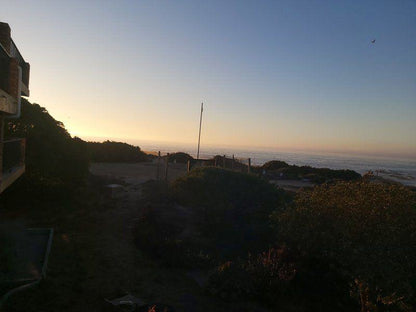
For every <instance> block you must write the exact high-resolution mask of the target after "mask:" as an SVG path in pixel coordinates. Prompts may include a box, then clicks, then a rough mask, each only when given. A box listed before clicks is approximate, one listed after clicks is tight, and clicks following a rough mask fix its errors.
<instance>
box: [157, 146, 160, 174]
mask: <svg viewBox="0 0 416 312" xmlns="http://www.w3.org/2000/svg"><path fill="white" fill-rule="evenodd" d="M156 180H157V181H159V180H160V151H159V152H158V153H157V170H156Z"/></svg>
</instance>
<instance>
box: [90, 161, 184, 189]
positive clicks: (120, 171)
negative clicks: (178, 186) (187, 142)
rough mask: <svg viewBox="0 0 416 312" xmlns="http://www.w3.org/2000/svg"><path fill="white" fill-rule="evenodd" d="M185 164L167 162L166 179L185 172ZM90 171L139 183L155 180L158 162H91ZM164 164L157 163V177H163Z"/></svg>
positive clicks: (177, 176) (173, 178)
mask: <svg viewBox="0 0 416 312" xmlns="http://www.w3.org/2000/svg"><path fill="white" fill-rule="evenodd" d="M186 168H187V166H186V164H169V166H168V170H167V177H168V181H169V182H171V181H173V180H175V179H177V178H179V177H181V176H183V175H185V174H186ZM90 172H91V173H92V174H94V175H97V176H104V177H107V178H110V177H112V178H116V179H119V180H123V181H124V182H126V183H128V184H140V183H143V182H146V181H149V180H156V178H157V176H158V164H157V163H156V162H144V163H92V164H91V166H90ZM165 173H166V166H165V163H164V162H161V163H160V165H159V177H160V178H161V179H164V178H165Z"/></svg>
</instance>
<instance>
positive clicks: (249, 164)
mask: <svg viewBox="0 0 416 312" xmlns="http://www.w3.org/2000/svg"><path fill="white" fill-rule="evenodd" d="M247 170H248V173H250V171H251V158H249V159H248V168H247Z"/></svg>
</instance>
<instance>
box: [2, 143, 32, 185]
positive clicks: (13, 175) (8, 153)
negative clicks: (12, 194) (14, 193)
mask: <svg viewBox="0 0 416 312" xmlns="http://www.w3.org/2000/svg"><path fill="white" fill-rule="evenodd" d="M0 144H1V149H2V150H3V155H2V159H1V172H0V193H1V192H3V191H4V190H5V189H6V188H7V187H9V186H10V185H11V184H12V183H13V182H14V181H16V180H17V179H18V178H19V177H20V176H21V175H22V174H23V173H24V172H25V153H26V151H25V149H26V140H25V139H10V140H6V141H3V142H2V143H0Z"/></svg>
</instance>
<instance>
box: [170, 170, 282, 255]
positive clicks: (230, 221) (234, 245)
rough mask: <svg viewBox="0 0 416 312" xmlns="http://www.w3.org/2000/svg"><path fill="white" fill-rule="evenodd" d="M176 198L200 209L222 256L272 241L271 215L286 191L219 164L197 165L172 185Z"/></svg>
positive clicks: (204, 228) (204, 227)
mask: <svg viewBox="0 0 416 312" xmlns="http://www.w3.org/2000/svg"><path fill="white" fill-rule="evenodd" d="M170 194H171V196H172V197H173V199H174V200H176V201H177V202H179V203H180V204H183V205H185V206H188V207H190V209H193V210H194V211H198V213H199V214H200V215H201V219H202V223H201V226H200V230H201V232H202V235H203V236H204V237H207V238H209V239H210V240H211V242H212V244H213V247H214V246H215V248H213V249H215V250H217V252H218V254H219V255H221V256H235V255H238V254H239V255H244V256H245V255H247V253H248V252H258V251H260V250H262V249H263V250H264V249H265V248H268V245H269V243H271V242H272V237H273V235H272V233H271V229H270V227H269V215H270V213H271V212H272V211H273V210H274V209H275V208H276V207H278V206H280V205H282V204H283V202H284V200H285V199H286V198H285V193H284V191H279V190H277V189H276V188H275V187H274V186H272V185H270V184H269V183H267V181H265V180H261V179H259V178H257V177H255V176H253V175H248V174H242V173H237V172H232V171H229V170H224V169H219V168H212V167H206V168H196V169H194V170H193V171H191V173H190V174H189V175H187V176H185V177H182V178H179V179H178V180H176V181H175V182H174V183H173V184H172V185H171V188H170Z"/></svg>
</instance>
